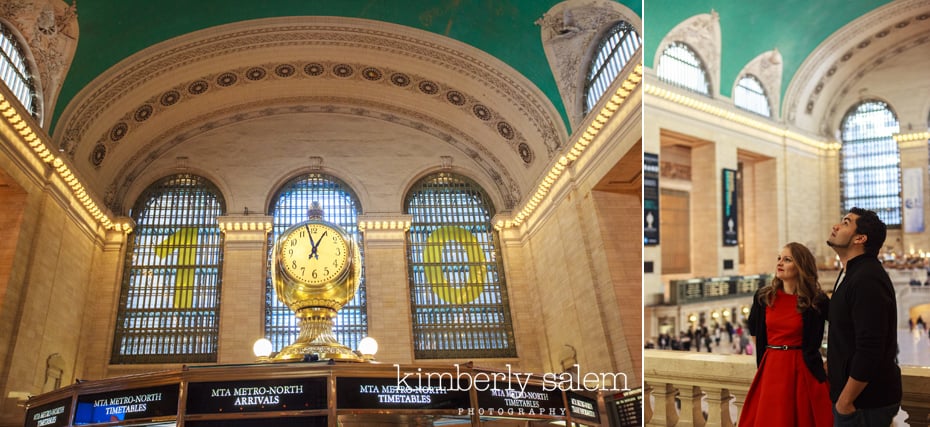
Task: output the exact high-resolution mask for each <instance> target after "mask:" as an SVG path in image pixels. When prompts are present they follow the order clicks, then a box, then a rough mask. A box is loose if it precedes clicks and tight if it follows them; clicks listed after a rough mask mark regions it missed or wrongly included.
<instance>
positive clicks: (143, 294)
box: [111, 174, 226, 363]
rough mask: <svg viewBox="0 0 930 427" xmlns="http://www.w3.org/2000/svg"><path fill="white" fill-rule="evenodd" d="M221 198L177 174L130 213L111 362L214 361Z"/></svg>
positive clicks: (153, 187)
mask: <svg viewBox="0 0 930 427" xmlns="http://www.w3.org/2000/svg"><path fill="white" fill-rule="evenodd" d="M225 210H226V206H225V202H224V200H223V196H222V195H221V194H220V192H219V190H218V189H217V188H216V187H215V186H214V185H213V184H212V183H210V182H209V181H207V180H206V179H204V178H202V177H199V176H195V175H190V174H178V175H173V176H169V177H166V178H163V179H161V180H159V181H157V182H155V183H154V184H152V185H151V186H149V188H147V189H146V190H145V191H144V192H143V193H142V195H141V196H139V199H138V201H137V202H136V204H135V206H134V207H133V208H132V211H131V212H130V215H131V216H132V218H133V220H134V221H135V222H136V227H135V229H134V230H133V231H132V234H131V238H132V240H131V242H130V246H129V250H127V251H126V253H127V260H126V269H125V272H124V274H123V284H122V290H121V292H120V302H119V314H118V315H117V322H116V332H115V337H114V342H113V354H112V358H111V363H197V362H216V351H217V336H218V333H219V317H218V314H219V307H220V284H221V282H222V275H221V271H222V270H223V265H222V260H223V235H222V233H220V229H219V226H218V225H217V221H216V217H217V216H220V215H223V214H224V212H225Z"/></svg>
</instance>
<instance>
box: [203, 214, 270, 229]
mask: <svg viewBox="0 0 930 427" xmlns="http://www.w3.org/2000/svg"><path fill="white" fill-rule="evenodd" d="M216 222H217V225H218V226H219V227H220V231H221V232H223V233H227V232H230V231H260V232H262V233H268V232H269V231H271V229H272V227H273V224H272V218H271V217H270V216H267V215H225V216H219V217H217V218H216Z"/></svg>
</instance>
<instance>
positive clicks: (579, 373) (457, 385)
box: [393, 363, 630, 392]
mask: <svg viewBox="0 0 930 427" xmlns="http://www.w3.org/2000/svg"><path fill="white" fill-rule="evenodd" d="M393 366H394V368H395V369H396V370H397V387H402V388H408V389H413V390H417V389H419V390H430V389H435V388H440V389H445V391H465V390H468V389H469V388H474V389H475V390H477V391H489V390H520V391H521V392H526V390H527V387H528V386H529V385H530V383H531V380H532V382H533V383H534V384H535V385H536V386H540V385H541V387H542V390H543V391H555V390H565V391H589V392H595V391H608V392H623V391H629V390H630V389H629V388H627V377H626V374H624V373H620V372H584V371H583V370H582V369H581V366H579V365H578V364H575V365H573V366H572V367H571V368H570V369H569V370H567V371H565V372H560V373H552V372H548V373H544V374H542V375H538V374H533V373H532V372H515V371H513V369H512V368H511V366H510V364H509V363H508V364H506V365H504V366H505V367H506V371H478V372H475V371H473V370H471V369H466V370H465V371H462V370H461V368H460V366H459V364H457V363H456V364H454V365H452V366H453V367H455V371H445V372H438V371H437V372H429V371H425V370H423V368H417V369H416V370H415V371H407V370H403V369H401V367H400V365H398V364H394V365H393ZM540 383H541V384H540Z"/></svg>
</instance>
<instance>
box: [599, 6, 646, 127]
mask: <svg viewBox="0 0 930 427" xmlns="http://www.w3.org/2000/svg"><path fill="white" fill-rule="evenodd" d="M642 43H643V40H642V38H641V37H640V36H639V34H637V33H636V30H634V29H633V27H632V26H631V25H630V23H628V22H626V21H620V22H617V23H616V24H615V25H614V26H613V27H612V28H611V29H610V30H609V31H607V35H606V36H605V37H604V39H603V40H601V42H600V44H599V45H598V48H597V54H595V56H594V61H593V62H592V63H591V66H590V68H589V69H588V77H587V79H586V80H585V94H584V97H585V105H584V113H585V114H588V112H590V111H591V109H592V108H594V106H595V105H597V101H598V100H600V99H601V96H602V95H604V92H606V91H607V89H608V88H609V87H610V84H611V83H613V81H614V80H615V79H616V78H617V76H618V75H619V74H620V72H621V71H623V67H624V66H626V64H627V63H628V62H630V59H632V58H633V55H635V54H636V51H637V50H639V47H640V45H642Z"/></svg>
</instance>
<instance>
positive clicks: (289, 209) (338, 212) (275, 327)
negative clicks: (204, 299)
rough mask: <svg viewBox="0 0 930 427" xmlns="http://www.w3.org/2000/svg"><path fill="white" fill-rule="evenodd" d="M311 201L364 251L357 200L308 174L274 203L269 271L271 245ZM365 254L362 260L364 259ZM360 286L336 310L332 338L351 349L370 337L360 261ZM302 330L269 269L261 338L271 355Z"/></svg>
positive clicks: (334, 182) (336, 184)
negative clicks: (275, 284)
mask: <svg viewBox="0 0 930 427" xmlns="http://www.w3.org/2000/svg"><path fill="white" fill-rule="evenodd" d="M313 202H319V203H320V207H322V208H323V219H324V220H326V221H329V222H331V223H333V224H336V225H339V226H340V227H342V228H343V229H345V230H346V232H348V233H349V235H351V236H352V237H354V238H355V240H356V242H357V243H358V246H359V249H360V250H362V251H364V248H365V245H364V244H363V242H362V235H361V233H359V231H358V215H359V213H361V208H360V205H359V202H358V197H356V196H355V193H353V192H352V190H351V189H350V188H349V187H348V186H347V185H346V184H345V183H343V182H342V181H340V180H338V179H336V178H334V177H332V176H328V175H324V174H319V173H311V174H307V175H302V176H298V177H296V178H294V179H292V180H291V181H290V182H288V183H287V184H284V186H283V187H282V188H281V189H280V190H278V193H277V194H276V195H275V197H274V199H273V200H272V205H271V209H270V211H271V215H272V216H273V217H274V225H273V228H272V231H271V233H270V235H269V236H268V266H269V267H270V266H272V265H273V263H272V256H273V254H272V251H273V249H274V242H275V240H277V239H278V236H280V235H281V233H282V232H284V230H286V229H287V228H288V227H290V226H292V225H294V224H297V223H298V222H301V221H306V220H307V219H308V215H307V214H308V211H309V209H310V207H311V206H312V205H313ZM364 257H365V255H364V252H363V253H362V258H364ZM361 276H362V277H361V282H360V283H359V286H358V291H357V292H356V294H355V298H353V299H352V300H351V301H349V302H348V303H346V305H344V306H343V307H342V309H341V310H339V315H338V316H337V317H336V319H335V320H334V321H333V335H335V336H336V339H338V340H339V342H340V343H342V344H344V345H345V346H347V347H349V348H356V347H358V342H359V341H360V340H361V339H362V338H365V337H366V336H367V335H368V312H367V305H366V296H365V263H364V262H362V274H361ZM299 332H300V327H299V326H298V324H297V318H296V317H295V316H294V313H293V312H292V311H291V310H290V309H288V308H287V306H286V305H284V303H282V302H281V301H279V300H278V297H277V295H275V291H274V283H272V281H271V270H268V272H267V274H266V279H265V338H268V339H269V340H270V341H271V343H272V347H273V348H274V351H279V350H281V349H282V348H284V347H286V346H287V345H289V344H291V343H293V342H294V341H295V340H296V339H297V335H298V333H299Z"/></svg>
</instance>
